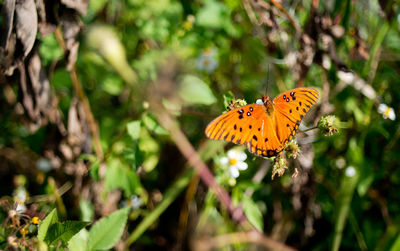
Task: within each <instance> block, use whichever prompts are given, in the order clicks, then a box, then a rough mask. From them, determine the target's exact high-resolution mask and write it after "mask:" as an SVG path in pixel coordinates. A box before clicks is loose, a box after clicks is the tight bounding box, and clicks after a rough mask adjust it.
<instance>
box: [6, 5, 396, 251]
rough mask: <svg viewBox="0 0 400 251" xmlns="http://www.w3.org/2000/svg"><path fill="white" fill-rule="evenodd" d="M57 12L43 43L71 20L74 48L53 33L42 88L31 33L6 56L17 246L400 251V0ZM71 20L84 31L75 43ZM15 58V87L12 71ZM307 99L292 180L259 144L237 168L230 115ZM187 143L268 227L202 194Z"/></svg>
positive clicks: (10, 201) (205, 187) (207, 191)
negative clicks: (313, 95) (218, 131)
mask: <svg viewBox="0 0 400 251" xmlns="http://www.w3.org/2000/svg"><path fill="white" fill-rule="evenodd" d="M11 2H12V1H11ZM17 2H18V1H17ZM21 2H24V1H21ZM37 2H38V1H35V3H36V5H38V6H39V3H37ZM39 2H40V1H39ZM44 2H45V5H46V6H47V8H45V10H46V19H47V21H46V20H44V19H43V13H41V11H42V9H41V8H40V7H38V6H37V8H36V9H37V11H38V17H40V18H39V21H40V22H41V23H40V25H39V26H40V27H39V29H40V31H41V32H44V33H46V32H47V31H52V28H53V27H54V25H55V24H56V25H57V29H58V30H57V31H58V32H59V31H61V32H60V33H57V34H58V35H60V34H61V36H62V35H64V36H65V37H64V42H65V43H64V44H62V43H61V42H60V37H58V36H56V35H55V33H50V34H48V35H46V36H43V35H42V33H38V34H37V35H36V41H35V46H34V47H36V49H37V51H38V53H39V56H40V59H41V66H42V67H41V69H40V71H38V72H40V74H38V72H33V70H32V69H33V68H34V67H32V65H30V64H29V60H30V59H31V58H32V57H31V56H32V55H33V54H29V55H27V56H26V57H22V54H20V53H19V51H18V50H19V47H21V46H22V44H20V42H22V38H21V37H20V36H19V35H18V36H16V37H11V39H17V41H18V43H17V44H16V45H17V46H16V47H15V48H11V49H13V50H14V49H15V51H7V50H5V48H3V47H1V48H0V52H1V53H0V54H1V55H2V56H4V60H3V59H2V60H0V61H1V62H0V70H1V72H0V82H1V83H2V93H1V95H0V107H1V111H2V114H1V116H0V128H1V130H2V133H1V136H0V163H1V167H2V168H0V169H1V173H0V176H1V177H2V182H3V181H4V183H3V184H1V185H0V191H1V192H0V193H1V196H2V197H1V198H0V208H1V211H0V223H2V224H0V249H10V248H13V249H15V248H20V249H27V245H28V246H29V245H31V246H32V247H33V249H35V248H36V249H39V248H40V247H42V246H40V245H43V246H46V245H47V246H48V247H47V248H49V249H53V248H57V247H58V246H57V245H59V244H61V246H60V249H63V248H65V247H66V246H67V247H68V248H69V249H70V250H81V251H84V250H85V251H86V250H103V249H112V248H113V247H114V246H115V245H116V243H117V242H119V243H120V245H121V246H122V248H125V249H135V250H136V249H138V250H147V249H149V250H151V249H163V250H170V249H179V248H180V247H182V249H185V248H187V247H186V246H185V243H186V242H188V243H195V244H197V243H200V244H205V245H214V244H215V243H220V242H219V241H220V240H228V241H227V242H228V243H226V246H223V247H220V246H210V247H209V249H211V250H214V249H227V250H230V249H243V250H247V249H256V248H254V246H252V245H253V244H252V243H251V241H248V240H245V241H242V242H243V243H242V242H241V243H240V244H232V243H230V242H229V238H226V236H229V235H230V234H232V235H235V234H237V233H241V232H244V231H251V230H253V228H252V227H254V228H255V229H257V230H259V231H260V232H261V233H262V234H264V235H266V236H272V237H274V238H275V239H278V240H280V241H281V242H282V243H286V244H287V245H289V246H292V247H293V248H295V249H300V250H339V249H340V250H342V249H343V250H347V249H348V250H354V249H361V250H369V249H376V250H399V249H400V237H399V234H400V205H399V203H398V201H400V195H399V193H398V189H399V188H400V169H399V168H398V166H399V163H400V155H399V154H398V153H399V151H400V144H399V138H400V129H399V111H400V105H399V104H400V85H399V84H398V82H399V79H400V69H399V63H398V62H399V58H400V56H399V55H400V35H399V29H400V25H399V20H400V19H399V17H400V16H399V13H398V10H399V7H400V5H399V3H398V2H396V1H373V2H371V1H351V0H346V1H330V2H323V1H317V2H316V1H311V0H308V1H289V2H287V1H286V2H285V1H281V3H280V4H281V5H282V6H281V7H282V8H278V6H276V2H279V1H275V2H274V1H266V0H260V1H240V0H223V1H221V0H204V1H182V0H157V1H147V0H127V1H116V0H113V1H106V0H101V1H90V2H89V5H88V9H87V12H86V14H85V15H84V11H83V12H80V11H78V12H77V13H75V14H73V15H72V13H70V12H72V11H75V10H74V9H73V8H72V7H71V6H69V5H68V4H67V3H64V2H68V1H61V2H60V1H44ZM78 2H79V1H78ZM0 3H4V1H1V0H0ZM315 3H318V6H315V7H316V8H315V9H313V4H315ZM48 6H50V8H49V7H48ZM64 10H67V11H68V12H67V14H68V15H65V13H61V12H63V11H64ZM48 12H49V13H48ZM13 13H14V12H13ZM61 14H63V15H61ZM288 15H289V16H291V17H292V18H293V20H294V22H296V23H297V24H298V26H299V27H298V29H296V28H295V27H294V26H293V24H292V21H291V20H290V18H288ZM66 16H67V17H74V18H75V17H76V18H77V21H78V22H77V26H76V27H74V28H77V30H76V31H77V36H76V37H72V38H71V37H68V36H69V35H71V34H70V33H69V32H72V31H74V30H73V29H71V30H69V29H68V25H69V22H72V21H71V20H69V19H65V17H66ZM58 18H62V24H61V22H60V23H55V22H56V19H58ZM6 20H7V19H6V17H5V16H2V17H0V21H1V23H2V24H4V25H6V22H5V21H6ZM13 22H14V23H15V22H17V21H16V20H14V21H13ZM46 22H48V23H46ZM15 29H16V27H12V29H11V30H12V31H14V30H15ZM78 31H79V32H78ZM72 33H73V32H72ZM1 35H2V36H1V37H2V38H3V37H6V36H5V35H4V34H1ZM3 35H4V36H3ZM74 42H78V43H79V49H78V50H77V55H76V58H74V56H75V55H74V53H71V52H72V51H70V47H69V46H71V45H72V44H74ZM60 43H61V44H60ZM64 46H66V48H67V53H65V52H64V51H63V48H64ZM32 52H34V51H32ZM3 54H4V55H3ZM12 56H15V57H16V58H17V59H18V61H16V62H17V63H18V64H17V63H15V62H14V63H15V64H10V67H11V68H12V67H14V68H13V71H14V74H13V73H11V71H3V67H5V64H4V63H3V61H4V62H6V61H7V59H8V58H9V57H12ZM74 59H76V62H75V61H74ZM21 60H23V64H20V63H19V62H20V61H21ZM70 63H72V64H73V65H74V69H75V70H76V73H77V75H76V77H77V79H78V80H79V81H77V80H76V79H75V78H74V75H73V74H72V73H73V72H74V71H71V69H70V68H68V69H67V65H69V64H70ZM21 66H22V68H24V69H25V72H22V73H21V72H19V71H20V70H21V69H22V68H21ZM15 67H16V68H15ZM37 67H38V65H37ZM10 74H13V75H10ZM23 74H25V75H26V76H28V81H27V82H26V85H27V86H28V87H24V82H23V81H21V79H23V78H22V77H21V76H23ZM46 77H47V78H48V80H49V84H50V85H49V88H47V85H45V84H44V85H41V84H43V83H44V82H43V79H46ZM34 79H37V82H35V81H34ZM267 85H268V87H267ZM34 86H36V87H38V86H39V87H40V88H38V89H34V88H33V87H34ZM298 86H306V87H314V88H316V89H317V90H319V92H320V99H319V101H318V103H317V104H316V105H315V106H313V108H311V110H310V112H309V113H308V114H307V116H306V117H305V118H304V119H303V121H302V124H301V126H300V129H299V131H298V132H297V134H296V138H297V139H296V140H297V143H294V146H296V147H297V149H299V150H300V153H299V154H297V153H298V152H296V154H295V155H297V158H294V157H293V156H294V155H293V154H292V155H291V154H290V153H288V152H286V153H285V155H284V156H283V155H282V156H281V157H280V158H277V159H275V166H279V167H280V168H279V173H284V174H283V176H282V177H275V179H274V180H271V179H270V176H271V173H273V172H276V170H275V171H273V170H272V169H273V166H274V160H269V159H264V158H261V157H256V156H253V155H251V154H250V153H249V152H248V151H247V150H246V148H245V147H244V146H240V147H238V148H235V149H237V150H238V151H239V152H241V153H243V154H245V155H246V156H247V157H246V159H245V160H243V161H242V162H243V163H245V164H246V165H247V166H246V167H247V168H244V167H243V166H242V169H240V170H239V171H238V168H237V166H234V165H235V163H237V162H238V161H237V159H235V160H231V159H229V160H228V158H227V157H228V156H227V154H228V151H229V150H230V149H232V147H233V146H234V145H233V144H231V143H227V142H225V141H211V140H208V139H206V137H205V135H204V130H205V128H206V126H207V123H209V122H210V121H211V120H212V119H214V118H215V117H217V116H218V115H220V114H222V113H223V112H226V110H227V108H228V107H232V106H241V105H244V104H246V102H247V103H249V104H252V103H255V102H256V100H257V99H259V98H261V96H262V94H267V95H269V96H270V97H271V98H273V97H274V96H275V95H277V94H279V93H280V92H282V91H285V90H288V89H291V88H295V87H298ZM79 87H81V90H80V89H79ZM24 88H25V89H24ZM46 88H47V89H48V91H46V90H47V89H46ZM265 90H267V91H265ZM264 92H267V93H264ZM86 101H87V103H86ZM73 102H76V103H77V104H76V105H75V106H73V105H72V104H73ZM29 105H31V109H28V108H27V106H29ZM382 105H384V106H382ZM382 107H383V108H382ZM88 109H89V110H90V112H88ZM160 114H161V115H165V114H167V115H168V118H170V119H171V120H172V124H173V125H176V126H177V127H178V128H179V131H174V130H171V128H168V125H169V123H170V122H171V121H166V120H165V118H166V117H162V116H160ZM389 114H391V115H390V116H389ZM91 115H92V116H91ZM393 115H394V118H393ZM314 126H317V127H318V128H317V129H315V128H314ZM97 134H98V135H97ZM177 135H178V136H177ZM249 135H250V134H249ZM328 135H329V137H328ZM185 137H186V138H185ZM250 137H251V135H250ZM186 139H187V140H188V141H189V143H190V144H191V146H193V148H194V149H195V150H196V151H197V153H198V154H199V156H200V158H201V159H202V160H203V161H204V162H205V164H206V166H207V168H209V169H210V170H211V171H212V175H213V177H214V178H215V180H216V182H217V183H218V184H219V185H220V186H221V187H222V188H223V189H224V190H226V191H227V193H228V194H229V195H230V197H231V199H232V201H233V202H232V205H234V206H239V205H240V206H241V208H242V209H243V211H244V214H245V216H246V218H247V220H248V221H249V222H250V223H251V224H238V223H237V222H236V221H235V218H234V217H233V216H232V215H231V214H230V212H229V210H228V209H227V208H226V206H225V205H223V203H221V200H220V199H219V198H218V197H217V196H216V195H215V192H216V190H215V188H214V187H212V186H211V187H210V185H209V184H210V183H207V182H204V180H200V181H199V179H200V178H199V177H198V176H197V175H198V173H197V172H195V170H194V169H193V166H194V164H196V163H197V164H198V159H197V156H196V155H194V154H193V153H191V154H190V156H188V154H187V152H185V153H186V155H185V154H183V153H182V152H181V151H184V150H188V149H189V148H190V149H189V150H191V149H192V148H191V147H189V146H188V145H187V144H186V145H185V144H184V147H182V146H180V147H178V145H179V144H178V143H182V142H181V141H184V140H186ZM185 142H186V141H185ZM182 148H183V149H182ZM288 156H291V157H290V158H288ZM226 160H228V162H226ZM235 161H236V162H235ZM3 167H4V168H3ZM44 167H47V169H46V168H44ZM235 168H236V169H235ZM233 169H234V170H233ZM232 170H233V171H238V172H239V176H238V177H233V176H232ZM292 175H293V177H292ZM296 175H297V177H295V176H296ZM217 192H218V190H217ZM124 206H127V208H123V209H119V210H118V208H121V207H124ZM54 207H57V209H58V214H57V212H56V209H54V210H52V211H51V212H50V213H49V214H47V216H46V217H45V218H44V219H43V217H42V215H45V214H46V213H47V212H49V211H50V209H51V208H54ZM112 211H115V212H114V213H111V212H112ZM109 213H111V214H110V215H109V216H108V217H101V216H102V215H104V214H109ZM36 215H37V216H36ZM128 215H129V221H128ZM39 216H40V217H39ZM33 217H39V218H40V220H41V222H40V225H37V224H36V223H33ZM59 218H60V219H62V220H59ZM76 219H79V220H80V221H71V220H76ZM94 219H99V220H97V221H96V222H95V223H94V225H93V226H92V227H90V228H89V227H86V226H87V222H93V221H94ZM38 226H39V227H38ZM248 226H250V227H248ZM251 226H252V227H251ZM124 229H125V230H126V233H125V234H122V233H123V231H124ZM219 237H221V238H219ZM38 240H39V241H38ZM209 240H210V241H209ZM267 242H268V241H267ZM262 243H264V242H262ZM199 246H200V245H199ZM207 247H208V246H207ZM267 248H268V249H271V250H274V249H275V247H274V246H273V247H267ZM43 250H44V249H43Z"/></svg>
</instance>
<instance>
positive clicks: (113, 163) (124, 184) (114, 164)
mask: <svg viewBox="0 0 400 251" xmlns="http://www.w3.org/2000/svg"><path fill="white" fill-rule="evenodd" d="M105 183H106V189H107V191H111V190H113V189H117V188H122V189H123V190H124V192H125V196H131V195H133V194H136V193H137V189H138V188H139V185H140V183H139V177H138V176H137V174H136V173H135V172H133V171H132V170H131V169H129V168H128V167H126V166H123V164H122V163H121V162H120V161H119V160H118V159H115V158H110V160H109V161H108V167H107V173H106V178H105Z"/></svg>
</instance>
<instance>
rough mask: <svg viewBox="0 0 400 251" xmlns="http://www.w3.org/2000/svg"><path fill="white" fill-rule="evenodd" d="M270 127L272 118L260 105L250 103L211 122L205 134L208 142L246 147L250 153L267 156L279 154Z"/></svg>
mask: <svg viewBox="0 0 400 251" xmlns="http://www.w3.org/2000/svg"><path fill="white" fill-rule="evenodd" d="M274 125H275V122H274V121H273V117H271V116H268V115H267V114H266V109H265V106H264V105H258V104H251V105H246V106H243V107H239V108H236V109H233V110H231V111H229V112H227V113H224V114H222V115H221V116H219V117H217V118H216V119H214V120H213V121H211V122H210V123H209V124H208V126H207V128H206V135H207V137H209V138H210V139H214V140H226V141H230V142H233V143H235V144H239V145H246V147H247V148H248V149H249V151H250V152H251V153H254V154H257V155H261V156H266V157H271V156H275V155H276V154H277V153H278V152H279V148H280V146H281V143H280V142H279V139H278V137H277V135H276V133H275V127H274Z"/></svg>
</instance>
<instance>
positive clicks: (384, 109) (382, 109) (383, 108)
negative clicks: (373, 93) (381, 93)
mask: <svg viewBox="0 0 400 251" xmlns="http://www.w3.org/2000/svg"><path fill="white" fill-rule="evenodd" d="M386 109H388V106H387V105H386V104H379V106H378V112H379V113H381V114H384V113H385V111H386Z"/></svg>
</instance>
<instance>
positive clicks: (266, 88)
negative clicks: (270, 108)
mask: <svg viewBox="0 0 400 251" xmlns="http://www.w3.org/2000/svg"><path fill="white" fill-rule="evenodd" d="M269 68H270V64H268V71H267V86H266V87H265V94H266V95H268V86H269Z"/></svg>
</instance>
